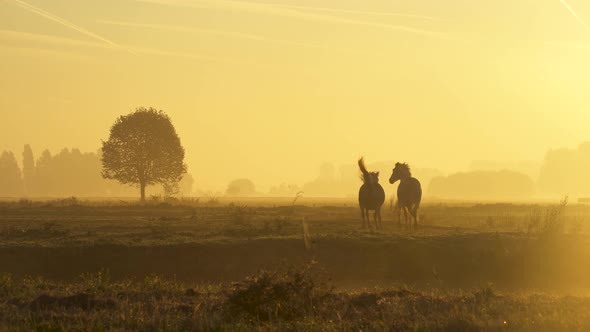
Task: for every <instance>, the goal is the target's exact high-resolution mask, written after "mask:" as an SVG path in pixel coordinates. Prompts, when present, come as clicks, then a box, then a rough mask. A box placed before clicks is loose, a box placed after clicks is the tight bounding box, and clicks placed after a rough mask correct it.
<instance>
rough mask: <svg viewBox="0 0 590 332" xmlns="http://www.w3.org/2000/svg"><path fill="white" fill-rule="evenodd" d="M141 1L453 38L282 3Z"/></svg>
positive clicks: (206, 0) (442, 34) (440, 33)
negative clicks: (315, 11)
mask: <svg viewBox="0 0 590 332" xmlns="http://www.w3.org/2000/svg"><path fill="white" fill-rule="evenodd" d="M136 1H139V2H144V3H155V4H160V5H169V6H182V7H193V8H208V9H215V8H224V9H229V10H241V11H246V12H255V13H261V14H267V15H275V16H283V17H289V18H294V19H304V20H311V21H317V22H325V23H332V24H347V25H357V26H366V27H373V28H379V29H385V30H392V31H402V32H408V33H413V34H419V35H424V36H430V37H434V38H441V39H451V36H450V35H449V34H447V33H445V32H439V31H431V30H425V29H419V28H414V27H411V26H406V25H393V24H386V23H379V22H370V21H363V20H355V19H348V18H343V17H338V16H332V15H326V14H319V13H312V12H308V11H301V10H296V9H293V8H289V7H283V6H280V5H278V6H277V5H272V4H262V3H255V2H246V1H233V0H215V1H208V0H203V1H198V2H196V3H195V2H186V1H164V0H136Z"/></svg>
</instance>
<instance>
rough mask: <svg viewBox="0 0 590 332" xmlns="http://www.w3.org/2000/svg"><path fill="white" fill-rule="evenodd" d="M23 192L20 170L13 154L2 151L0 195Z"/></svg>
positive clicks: (12, 194) (20, 193)
mask: <svg viewBox="0 0 590 332" xmlns="http://www.w3.org/2000/svg"><path fill="white" fill-rule="evenodd" d="M22 193H23V182H22V177H21V170H20V168H19V167H18V164H17V162H16V159H15V158H14V154H13V153H12V152H8V151H4V152H3V153H2V155H0V196H5V197H7V196H12V197H14V196H18V195H22Z"/></svg>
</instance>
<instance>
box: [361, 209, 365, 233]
mask: <svg viewBox="0 0 590 332" xmlns="http://www.w3.org/2000/svg"><path fill="white" fill-rule="evenodd" d="M361 218H362V220H363V225H362V226H361V228H365V209H364V208H363V207H362V206H361Z"/></svg>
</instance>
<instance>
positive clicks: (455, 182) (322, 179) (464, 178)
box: [270, 142, 590, 200]
mask: <svg viewBox="0 0 590 332" xmlns="http://www.w3.org/2000/svg"><path fill="white" fill-rule="evenodd" d="M404 161H405V160H404ZM394 164H395V161H388V162H378V163H373V164H369V165H368V166H367V167H368V168H369V169H370V170H372V171H380V172H381V174H380V182H381V183H382V185H383V186H384V188H385V190H386V192H388V193H392V192H394V191H395V188H396V186H390V185H389V183H388V182H387V180H388V179H389V176H390V175H391V168H392V166H393V165H394ZM410 166H412V165H411V163H410ZM529 168H530V170H529V172H523V171H517V170H512V169H497V170H490V169H487V170H477V169H476V170H472V171H468V172H459V173H454V174H450V175H446V176H445V175H444V174H443V172H441V171H439V170H436V169H427V168H426V169H425V168H412V174H413V176H415V177H416V178H418V179H419V180H420V181H421V183H422V188H423V191H424V192H425V194H426V196H428V197H434V198H441V199H468V200H498V199H531V198H533V197H540V198H542V197H562V196H564V195H571V196H577V197H590V142H587V143H583V144H581V145H580V146H579V147H578V148H576V149H558V150H550V151H548V152H547V154H546V156H545V159H544V160H543V162H542V163H540V166H539V169H538V170H534V167H530V166H529V165H527V169H529ZM537 174H538V175H537ZM359 185H360V180H359V179H358V167H357V166H356V165H354V164H352V163H351V164H348V165H343V166H341V167H339V168H338V170H337V169H336V167H335V166H334V165H333V164H330V163H326V164H324V165H322V166H321V167H320V170H319V175H318V177H317V178H316V179H314V180H312V181H309V182H307V183H305V184H304V185H303V186H301V187H300V186H297V185H294V184H291V185H287V184H282V185H280V186H276V187H273V188H271V191H270V193H271V195H275V196H288V195H292V194H293V193H295V192H297V191H303V192H305V194H306V195H307V196H350V197H355V196H356V195H357V194H358V187H359Z"/></svg>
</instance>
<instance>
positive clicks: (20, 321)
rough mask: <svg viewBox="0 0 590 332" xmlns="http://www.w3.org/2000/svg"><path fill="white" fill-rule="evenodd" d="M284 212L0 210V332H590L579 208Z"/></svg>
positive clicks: (589, 246)
mask: <svg viewBox="0 0 590 332" xmlns="http://www.w3.org/2000/svg"><path fill="white" fill-rule="evenodd" d="M296 202H297V205H296V204H295V202H294V201H293V200H292V199H285V200H284V201H283V202H282V203H280V204H279V203H273V202H265V203H264V204H255V203H254V202H251V201H250V202H235V203H233V204H231V203H221V202H219V201H217V202H214V203H211V202H208V201H206V200H205V201H203V202H200V201H199V200H184V201H183V200H178V201H174V202H172V201H170V202H159V203H157V204H156V203H154V204H148V205H146V206H140V205H134V204H128V203H116V202H108V203H99V202H84V201H80V200H77V199H76V200H72V199H69V200H63V201H53V202H50V203H48V202H32V201H20V202H18V201H17V202H12V203H0V261H1V262H2V264H1V265H0V275H1V277H0V312H1V313H2V315H0V330H9V329H13V330H40V331H60V330H146V331H159V330H260V329H262V330H338V331H340V330H433V329H446V330H482V329H483V330H498V329H505V328H509V329H515V330H534V329H542V330H586V329H588V327H590V326H589V325H590V319H589V317H588V313H590V310H588V309H590V298H587V297H584V295H585V294H587V290H589V289H590V267H588V265H587V264H585V263H584V262H587V261H589V260H590V241H588V240H589V238H588V235H587V233H586V231H587V229H586V225H585V220H586V218H587V217H588V216H590V207H589V206H584V205H568V204H567V201H565V200H564V201H563V202H561V204H559V205H513V204H480V205H473V204H472V205H449V204H431V205H428V204H426V205H425V206H424V207H423V209H422V215H423V216H424V218H423V222H424V223H423V224H421V225H420V226H419V227H418V228H417V229H409V228H405V227H403V226H401V227H400V226H397V222H392V221H391V220H392V217H393V216H392V215H389V216H384V217H385V218H386V222H385V229H384V230H382V231H368V230H361V229H360V220H359V218H360V217H359V215H358V214H359V212H358V209H357V207H356V205H355V204H354V202H343V201H340V202H330V204H325V203H318V202H315V201H311V200H305V199H302V198H298V200H297V201H296ZM302 221H303V222H302ZM310 261H311V262H314V264H313V269H310V268H308V266H307V265H304V266H305V267H304V268H298V269H288V268H279V267H281V266H292V265H293V264H303V263H305V262H310ZM299 266H300V265H299ZM316 268H319V269H320V270H321V271H322V273H321V274H320V275H318V274H317V273H316V272H314V271H315V269H316ZM97 271H98V272H97ZM257 271H258V272H257ZM260 271H262V272H260ZM212 285H213V286H212ZM482 285H484V286H482ZM491 285H493V286H491ZM334 287H336V288H334ZM538 294H540V295H538ZM567 294H581V295H580V296H579V297H571V296H567ZM504 322H506V323H504Z"/></svg>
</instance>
